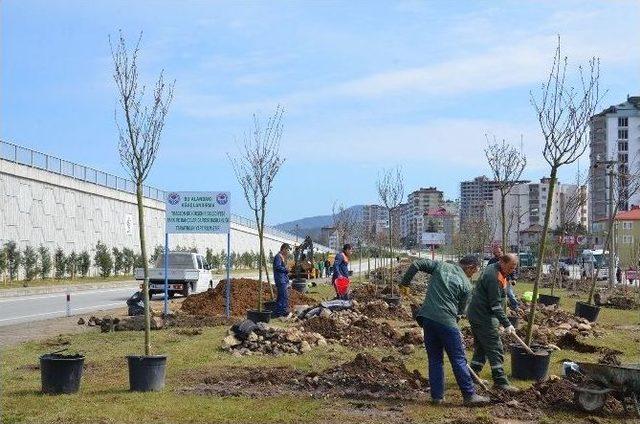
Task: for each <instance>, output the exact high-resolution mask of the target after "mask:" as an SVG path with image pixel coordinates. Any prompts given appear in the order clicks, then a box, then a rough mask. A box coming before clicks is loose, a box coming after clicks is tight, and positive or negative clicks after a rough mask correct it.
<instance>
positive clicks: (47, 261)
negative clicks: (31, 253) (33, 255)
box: [38, 246, 52, 280]
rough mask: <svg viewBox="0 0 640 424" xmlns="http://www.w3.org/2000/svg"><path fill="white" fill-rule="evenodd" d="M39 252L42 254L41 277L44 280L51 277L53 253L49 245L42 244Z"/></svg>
mask: <svg viewBox="0 0 640 424" xmlns="http://www.w3.org/2000/svg"><path fill="white" fill-rule="evenodd" d="M38 254H39V255H40V278H42V279H43V280H44V279H46V278H49V274H50V273H51V266H52V263H51V253H50V252H49V248H48V247H44V246H40V248H39V249H38Z"/></svg>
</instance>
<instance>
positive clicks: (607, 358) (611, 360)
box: [598, 351, 622, 367]
mask: <svg viewBox="0 0 640 424" xmlns="http://www.w3.org/2000/svg"><path fill="white" fill-rule="evenodd" d="M619 354H620V352H618V353H616V352H614V351H610V352H606V353H604V354H603V355H602V356H601V357H600V358H599V359H598V363H599V364H602V365H615V366H616V367H619V366H620V365H622V362H621V361H620V358H618V355H619Z"/></svg>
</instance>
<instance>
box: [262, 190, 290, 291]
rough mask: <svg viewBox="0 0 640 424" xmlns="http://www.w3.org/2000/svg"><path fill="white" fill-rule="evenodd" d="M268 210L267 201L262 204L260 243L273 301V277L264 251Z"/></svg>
mask: <svg viewBox="0 0 640 424" xmlns="http://www.w3.org/2000/svg"><path fill="white" fill-rule="evenodd" d="M266 209H267V203H266V201H263V202H262V211H261V218H260V242H261V245H262V253H261V256H262V264H263V266H264V273H265V276H266V277H267V287H269V293H271V299H273V298H274V295H273V287H272V286H271V277H270V276H269V268H268V267H267V255H266V253H265V251H264V220H265V217H264V216H265V213H266ZM284 265H285V266H287V264H286V263H285V264H284Z"/></svg>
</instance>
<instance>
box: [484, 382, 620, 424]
mask: <svg viewBox="0 0 640 424" xmlns="http://www.w3.org/2000/svg"><path fill="white" fill-rule="evenodd" d="M576 383H578V385H579V384H580V382H579V378H578V381H576ZM574 393H575V392H574V390H573V383H572V382H571V381H569V380H568V379H565V378H559V377H557V376H551V378H549V379H548V380H546V381H543V382H538V383H535V384H534V385H533V386H531V387H530V388H528V389H526V390H522V391H520V392H519V393H508V392H503V391H493V392H491V393H490V397H491V399H492V400H493V401H494V402H497V403H499V404H498V405H496V406H494V408H493V415H494V416H496V417H497V418H505V419H514V420H527V419H528V420H536V419H538V418H539V417H540V416H541V415H542V414H543V412H544V411H550V410H555V411H576V410H579V407H578V406H577V405H576V404H575V403H574ZM623 413H624V408H623V406H622V404H621V403H620V401H618V400H617V399H615V398H614V397H612V396H608V397H607V400H606V402H605V406H604V409H603V411H602V414H603V415H604V416H611V415H617V416H620V415H621V414H623Z"/></svg>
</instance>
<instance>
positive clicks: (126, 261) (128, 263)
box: [122, 247, 136, 275]
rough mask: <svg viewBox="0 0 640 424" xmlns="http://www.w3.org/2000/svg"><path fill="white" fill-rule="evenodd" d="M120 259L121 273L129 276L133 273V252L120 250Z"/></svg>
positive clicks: (134, 256) (126, 248)
mask: <svg viewBox="0 0 640 424" xmlns="http://www.w3.org/2000/svg"><path fill="white" fill-rule="evenodd" d="M122 257H123V262H122V272H124V273H125V274H126V275H129V274H131V273H132V272H133V264H134V263H135V260H136V255H135V253H133V250H131V249H129V248H128V247H125V248H124V249H122Z"/></svg>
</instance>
